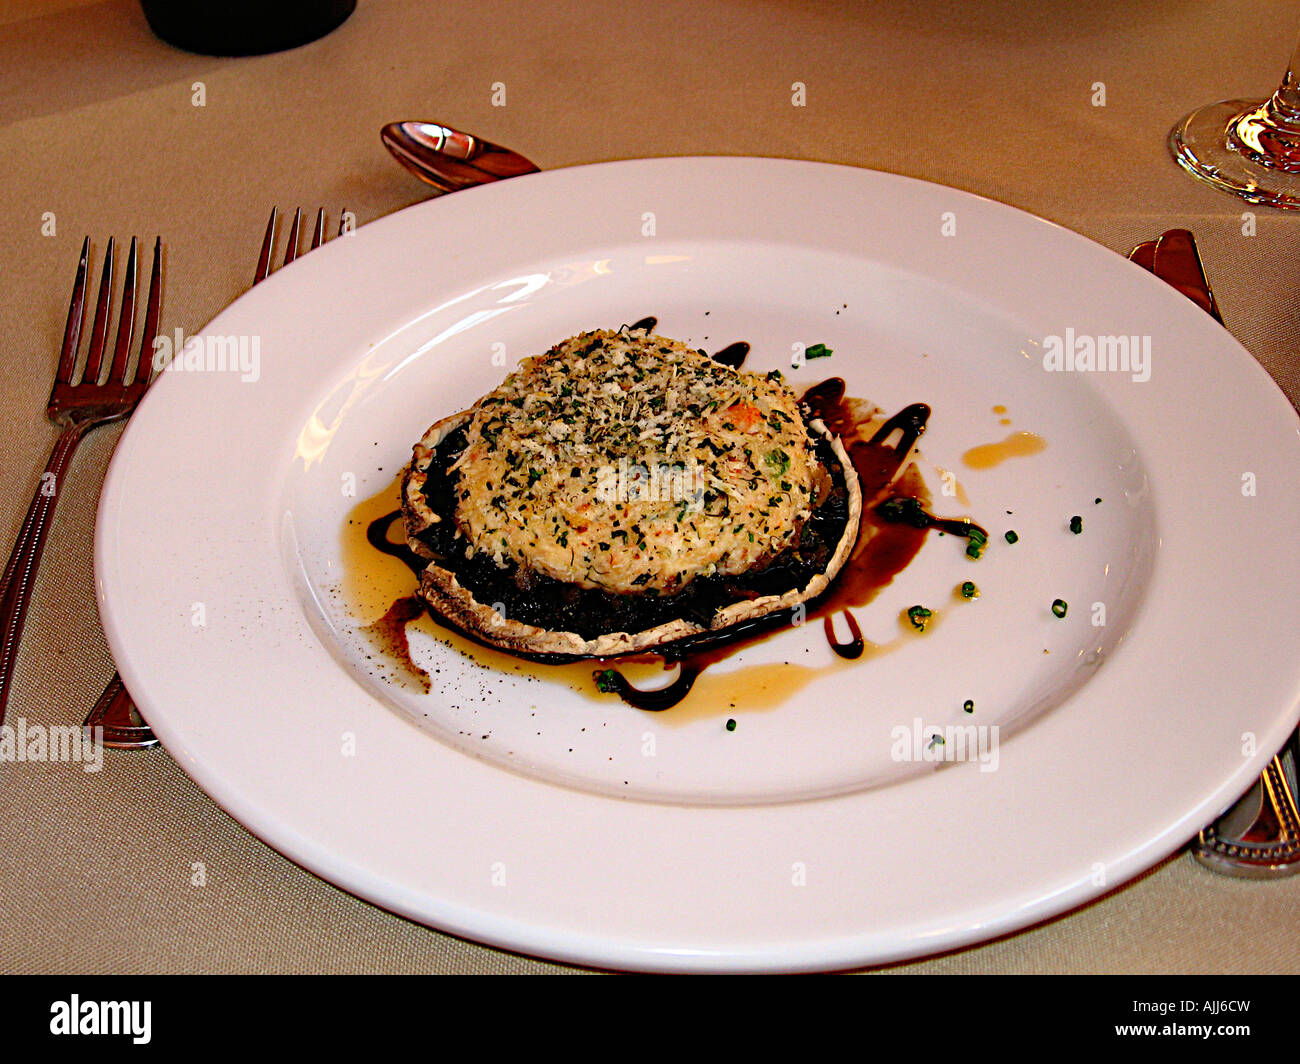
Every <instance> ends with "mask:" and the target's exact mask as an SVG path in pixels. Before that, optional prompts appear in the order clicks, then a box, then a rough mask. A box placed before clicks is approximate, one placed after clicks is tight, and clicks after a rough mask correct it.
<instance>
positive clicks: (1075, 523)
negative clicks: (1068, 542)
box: [1070, 514, 1083, 536]
mask: <svg viewBox="0 0 1300 1064" xmlns="http://www.w3.org/2000/svg"><path fill="white" fill-rule="evenodd" d="M1070 531H1071V532H1073V533H1074V534H1075V535H1076V536H1077V535H1078V534H1079V533H1080V532H1082V531H1083V518H1082V517H1080V516H1079V515H1078V514H1075V515H1074V516H1073V517H1071V518H1070Z"/></svg>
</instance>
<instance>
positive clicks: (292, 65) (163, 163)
mask: <svg viewBox="0 0 1300 1064" xmlns="http://www.w3.org/2000/svg"><path fill="white" fill-rule="evenodd" d="M1296 14H1297V12H1296V10H1295V7H1294V5H1293V4H1287V3H1281V2H1239V3H1215V4H1207V3H1200V2H1190V0H1162V2H1159V3H1150V4H1144V3H1128V2H1118V0H1100V2H1097V3H1092V4H1082V5H1076V4H1073V3H1066V2H1062V0H1048V2H1045V3H1038V4H1031V3H1025V4H1023V5H1020V4H1014V3H1011V2H1009V0H1002V2H993V3H974V2H971V3H965V2H960V0H958V2H956V3H948V4H938V3H925V2H920V0H913V2H907V0H881V2H879V3H873V4H870V5H868V4H865V3H863V4H855V3H814V2H809V0H749V2H736V0H730V2H727V0H654V2H645V0H625V2H624V3H621V4H618V5H614V4H582V3H577V2H560V0H555V2H550V3H534V4H519V3H510V2H507V0H473V2H468V0H444V2H441V3H421V2H415V0H410V2H401V0H361V5H360V7H359V9H358V11H357V12H356V14H355V15H354V16H353V17H352V18H351V19H350V20H349V21H348V22H347V23H346V24H344V25H343V26H342V27H341V28H340V29H339V30H338V31H336V32H335V33H333V34H332V35H330V36H329V37H327V38H325V39H323V40H321V41H318V42H316V43H314V44H311V45H307V46H305V47H303V48H300V49H297V50H295V51H291V52H287V53H283V54H280V55H273V56H266V57H259V58H250V59H214V58H206V57H201V56H194V55H189V54H186V53H183V52H180V51H177V50H174V49H172V48H170V47H168V46H166V45H164V44H162V43H161V42H159V41H157V40H156V39H154V38H153V37H152V36H151V35H150V33H149V30H148V28H147V26H146V25H145V22H144V20H143V18H142V16H141V14H140V12H139V9H138V7H137V6H135V4H134V3H132V2H129V0H106V2H96V0H25V2H24V0H18V2H16V3H11V4H10V5H8V8H7V9H6V11H5V12H4V13H0V71H2V72H3V73H0V122H2V123H3V125H2V127H0V159H3V160H4V165H3V179H2V180H3V186H4V211H3V213H0V263H2V264H3V267H0V268H2V269H3V278H4V280H3V293H4V295H3V301H2V302H0V340H2V341H3V343H2V346H0V351H2V352H3V355H2V356H0V384H2V385H3V393H2V394H3V399H2V400H0V403H2V404H3V414H4V429H3V433H2V438H0V546H2V547H3V552H7V551H8V550H9V547H10V545H11V544H12V543H13V541H14V539H15V537H16V535H17V531H18V527H19V525H20V523H21V520H22V516H23V513H24V511H25V509H26V506H27V503H28V501H29V499H30V496H31V493H32V491H33V490H34V488H35V486H36V483H37V480H38V477H39V473H40V470H41V468H42V465H43V463H44V461H45V457H46V454H47V452H48V450H49V447H50V445H51V443H52V441H53V438H54V431H53V429H52V428H51V426H50V425H49V424H48V423H47V422H46V421H45V420H44V419H43V417H42V410H43V405H44V402H45V397H46V394H47V392H48V388H49V382H50V379H51V377H52V374H53V370H54V365H55V361H56V353H57V349H58V343H59V339H60V336H61V333H62V327H63V319H64V315H65V313H66V300H67V296H68V292H69V290H70V283H71V273H72V269H73V266H74V264H75V261H76V256H77V250H78V248H79V246H80V244H81V240H82V237H83V236H84V235H85V234H87V233H89V234H91V235H92V237H93V238H94V239H95V240H96V241H97V242H98V243H100V244H101V245H102V242H103V240H104V239H105V238H106V237H107V236H108V235H110V234H116V235H117V236H118V237H119V238H121V237H125V236H129V235H130V234H133V233H137V234H140V235H141V236H144V237H150V238H151V237H152V236H153V235H154V234H155V233H161V234H163V236H164V238H165V240H166V244H167V276H168V288H167V293H166V301H165V307H164V326H165V327H166V328H169V329H170V328H175V327H177V326H179V327H181V328H183V329H184V330H185V331H186V332H187V333H190V332H193V331H197V330H198V329H199V328H201V327H202V325H203V324H204V323H205V322H206V321H207V320H208V319H209V318H211V317H212V316H213V315H214V314H215V313H216V312H217V311H218V310H219V309H220V308H221V307H222V306H224V305H225V304H226V303H228V302H229V301H230V300H231V299H232V298H234V297H235V296H236V295H238V294H239V293H240V292H241V291H242V290H243V289H244V288H245V287H246V286H247V284H248V282H249V279H250V273H251V270H252V266H253V260H254V255H255V250H256V245H257V242H258V240H259V239H260V235H261V232H262V228H263V226H264V225H265V222H266V216H267V214H268V212H269V209H270V207H271V205H273V204H279V205H281V206H282V207H289V208H292V207H293V206H297V205H301V206H303V207H308V208H314V207H315V206H317V205H324V206H326V207H328V208H330V209H331V210H332V211H335V212H337V211H338V210H339V209H340V208H342V207H347V208H350V209H351V210H353V211H355V212H356V214H357V216H358V218H359V220H360V222H362V223H364V222H366V221H368V220H370V219H373V218H376V217H379V216H381V215H383V214H386V213H388V212H390V211H393V210H395V209H397V208H400V207H404V206H406V205H408V204H411V203H414V202H416V201H418V200H420V199H422V198H423V197H424V196H425V190H424V188H423V186H421V185H419V184H418V183H416V182H415V181H414V180H413V179H412V178H410V177H409V175H407V174H406V173H405V171H403V170H401V169H400V168H399V167H398V166H396V165H395V164H394V163H393V162H392V161H391V160H390V159H389V157H388V156H387V154H386V153H385V152H384V151H383V149H382V148H381V146H380V144H379V140H378V136H377V132H378V129H379V127H380V126H381V125H382V124H383V123H385V122H387V121H390V120H392V119H395V118H407V117H436V118H441V119H443V120H446V121H450V122H453V123H454V124H456V125H459V126H461V127H462V128H466V129H470V130H474V131H476V132H479V133H482V134H483V135H485V136H488V137H490V138H491V139H493V140H497V141H500V142H503V143H506V144H509V145H511V146H513V147H516V148H518V149H519V150H520V151H522V152H523V153H525V154H526V155H528V156H529V157H530V158H532V159H533V160H535V161H536V162H537V163H538V164H539V165H541V166H543V167H546V168H554V167H562V166H573V165H576V164H581V163H590V162H597V161H602V160H608V159H621V158H630V157H636V156H655V155H686V154H738V155H772V156H790V157H797V158H805V159H815V160H824V161H828V162H837V163H849V164H854V165H857V166H864V167H873V168H877V169H883V170H890V171H895V172H898V173H903V174H908V175H912V176H916V177H921V178H926V179H929V180H932V181H938V182H942V183H944V184H948V185H953V186H955V187H957V188H961V189H967V190H970V191H973V192H977V193H981V194H983V195H985V196H990V197H992V198H994V199H998V200H1002V201H1004V202H1006V203H1010V204H1012V205H1014V206H1017V207H1022V208H1024V209H1026V210H1029V211H1032V212H1034V213H1037V214H1040V215H1042V216H1044V217H1047V218H1050V219H1052V220H1053V221H1056V222H1059V223H1060V224H1062V225H1065V226H1068V227H1069V228H1071V229H1075V230H1077V231H1079V232H1081V233H1084V234H1085V235H1087V236H1090V237H1092V238H1093V239H1095V240H1098V241H1100V242H1101V243H1103V244H1106V245H1108V246H1110V247H1112V248H1114V249H1115V250H1116V251H1121V252H1122V251H1126V250H1127V249H1128V248H1129V247H1131V246H1132V245H1133V244H1135V243H1137V242H1138V241H1140V240H1143V239H1146V238H1149V237H1153V236H1155V235H1156V234H1158V233H1159V232H1161V231H1162V230H1163V229H1166V228H1169V227H1171V226H1187V227H1189V228H1191V229H1193V230H1194V231H1195V233H1196V235H1197V238H1198V239H1199V241H1200V243H1201V246H1202V252H1203V255H1204V257H1205V260H1206V263H1207V266H1208V269H1209V272H1210V274H1211V279H1212V281H1213V283H1214V284H1215V287H1216V292H1217V295H1218V297H1219V301H1220V303H1221V305H1222V308H1223V312H1224V315H1225V318H1226V320H1227V325H1228V327H1229V329H1231V330H1232V332H1233V333H1234V334H1235V335H1236V336H1237V337H1238V338H1239V339H1240V340H1241V341H1242V342H1243V343H1244V344H1245V345H1246V347H1247V348H1249V349H1250V351H1251V352H1252V353H1253V354H1254V355H1255V356H1256V357H1257V358H1258V359H1259V360H1260V362H1261V363H1263V365H1264V366H1265V368H1266V369H1267V370H1268V371H1269V372H1270V373H1271V374H1272V375H1273V377H1274V378H1275V379H1276V380H1277V381H1278V383H1279V384H1280V385H1281V386H1282V388H1283V389H1284V390H1285V391H1286V393H1287V394H1288V395H1289V396H1290V397H1291V399H1292V401H1293V402H1295V401H1297V400H1300V361H1298V360H1297V358H1296V355H1295V352H1296V350H1297V341H1300V316H1298V315H1297V311H1296V307H1297V302H1296V298H1295V297H1296V287H1295V278H1296V277H1297V261H1298V259H1300V229H1298V228H1297V226H1298V225H1300V216H1291V215H1288V214H1284V213H1281V212H1272V211H1268V210H1266V209H1255V210H1252V209H1250V208H1248V207H1247V206H1245V205H1244V204H1241V203H1238V202H1237V201H1235V200H1233V199H1231V198H1229V197H1227V196H1224V195H1222V194H1220V193H1217V192H1215V191H1213V190H1211V189H1209V188H1207V187H1204V186H1202V185H1200V184H1198V183H1196V182H1194V181H1192V180H1191V179H1190V178H1188V177H1186V176H1185V175H1184V174H1183V173H1182V172H1181V171H1179V170H1178V169H1177V168H1176V167H1175V165H1174V164H1173V163H1172V162H1171V161H1170V159H1169V157H1168V155H1167V153H1166V150H1165V147H1164V138H1165V134H1166V132H1167V130H1168V128H1169V126H1170V125H1171V123H1172V122H1173V121H1174V120H1175V119H1176V118H1178V117H1179V116H1180V115H1182V114H1183V113H1184V112H1185V111H1187V110H1188V109H1189V108H1190V107H1192V106H1194V105H1198V104H1201V103H1206V102H1209V101H1211V100H1214V99H1219V98H1224V97H1233V96H1244V97H1263V96H1266V95H1268V94H1269V93H1270V92H1271V91H1272V90H1273V89H1274V88H1275V87H1276V84H1277V82H1278V79H1279V77H1280V75H1281V74H1282V71H1283V68H1284V66H1285V63H1286V59H1287V54H1288V52H1289V50H1290V48H1291V47H1292V44H1293V42H1294V34H1295V31H1296V29H1297V19H1296ZM796 81H799V82H803V83H804V84H805V85H806V87H807V88H806V91H807V106H806V107H803V108H793V107H792V106H791V86H792V84H793V83H794V82H796ZM198 83H202V92H203V93H204V96H205V105H204V106H201V107H200V106H195V105H194V99H195V93H196V92H197V91H199V87H198ZM495 83H504V85H505V86H506V90H507V105H506V106H505V107H494V106H493V104H492V94H493V86H494V84H495ZM1099 85H1100V86H1104V94H1105V103H1104V106H1097V105H1095V103H1094V101H1095V100H1096V98H1097V94H1098V89H1099ZM1247 213H1250V214H1253V215H1254V216H1255V228H1254V231H1253V233H1250V234H1249V235H1248V234H1247V232H1244V231H1243V230H1249V229H1250V226H1249V225H1246V224H1245V222H1244V218H1245V215H1246V214H1247ZM51 219H52V224H53V230H54V231H53V234H50V233H49V230H50V228H51ZM117 436H118V430H116V429H109V430H100V431H98V432H97V433H95V434H93V435H92V436H91V437H90V438H89V440H88V441H87V443H86V444H85V445H84V448H83V450H82V452H81V453H80V455H79V457H78V458H77V461H76V464H75V467H74V470H73V472H72V475H71V479H70V483H69V484H67V485H66V486H65V488H64V492H63V498H62V502H61V504H60V510H59V514H58V518H57V524H56V526H55V528H54V532H53V537H52V539H51V541H50V544H49V547H48V549H47V553H46V557H45V561H44V564H43V567H42V569H41V573H40V579H39V584H38V586H37V590H36V596H35V601H34V604H33V607H32V612H31V615H30V618H29V622H28V627H27V633H26V636H25V640H24V645H23V652H22V657H21V661H20V663H19V668H18V674H17V677H16V681H15V688H14V691H13V697H12V701H11V704H10V710H9V712H10V716H11V718H14V717H18V716H21V717H23V718H25V719H26V720H27V721H29V722H31V723H41V724H54V723H68V722H79V721H80V720H81V718H82V716H83V715H84V713H85V711H86V709H87V707H88V704H89V702H90V701H91V700H93V697H94V696H95V695H96V694H98V692H99V690H100V688H101V686H102V684H103V683H104V681H105V680H106V679H107V677H108V676H109V675H110V674H111V672H112V663H111V660H110V658H109V655H108V652H107V649H106V647H105V643H104V637H103V635H102V633H101V631H100V628H99V624H98V619H97V616H96V608H95V599H94V585H93V572H92V566H91V542H92V529H93V521H94V513H95V505H96V498H97V494H98V491H99V487H100V484H101V481H102V478H103V475H104V470H105V467H106V464H107V461H108V458H109V456H110V454H111V452H112V448H113V445H114V443H115V441H116V438H117ZM183 442H184V441H178V444H182V445H183ZM1293 532H1294V530H1282V532H1281V535H1283V536H1285V535H1290V534H1291V533H1293ZM166 533H167V528H166V526H165V524H162V525H160V527H159V534H160V535H164V534H166ZM1280 542H1281V541H1280ZM1280 553H1281V555H1282V558H1283V563H1284V564H1295V562H1294V560H1293V557H1294V555H1293V554H1290V553H1286V549H1285V548H1282V549H1281V551H1280ZM1077 798H1078V802H1079V813H1080V815H1086V811H1087V796H1086V795H1079V796H1077ZM0 824H2V825H3V828H0V839H2V840H3V841H2V842H0V969H2V970H5V971H10V972H70V971H83V972H158V971H163V972H170V971H195V972H343V971H376V972H543V971H563V970H567V969H563V968H560V967H558V966H555V965H551V964H547V963H543V962H540V961H536V960H532V959H529V958H525V957H520V956H514V955H512V954H509V953H504V952H499V951H496V950H492V949H488V948H484V947H481V946H478V945H475V944H472V943H468V942H464V941H460V940H458V939H455V938H452V937H449V936H447V935H443V934H440V933H438V932H436V931H431V930H429V929H427V928H424V927H421V926H419V925H417V924H413V923H409V922H407V921H405V920H403V919H400V918H398V917H396V916H393V915H390V914H388V913H386V912H384V911H382V910H380V909H377V908H375V907H373V906H370V905H368V904H366V903H365V902H362V901H359V900H357V899H356V898H353V897H351V896H350V895H348V894H346V893H343V892H342V891H340V890H337V889H336V888H334V887H332V886H330V885H329V884H327V883H325V882H322V881H321V880H319V879H317V878H315V877H314V876H312V875H311V874H309V873H307V872H305V871H303V870H302V869H300V868H298V867H297V866H295V865H294V864H293V863H291V862H290V861H288V860H287V859H285V858H284V857H282V856H280V855H279V854H277V853H276V852H274V851H273V850H271V849H269V848H268V847H267V846H265V845H264V844H263V843H261V842H260V841H258V840H257V839H256V838H254V837H252V836H251V835H249V834H248V833H247V832H246V831H245V830H244V829H243V828H241V827H240V826H239V825H238V824H237V823H236V822H235V821H233V820H232V819H231V818H230V817H228V816H227V815H226V814H225V813H224V812H223V811H222V810H221V809H220V808H218V807H217V806H216V805H215V804H214V803H213V802H212V801H211V800H210V799H208V798H207V797H206V796H205V795H204V794H203V793H202V792H200V791H199V790H198V789H197V787H195V785H194V784H193V783H192V782H191V781H190V780H189V778H188V777H187V776H186V775H185V773H184V772H183V771H182V769H181V767H180V766H179V765H178V764H177V763H176V762H175V761H174V760H173V759H172V758H171V757H170V756H169V755H168V754H167V753H166V752H164V751H162V750H155V751H151V752H145V753H132V754H115V753H112V752H109V753H108V755H107V760H106V764H105V767H104V769H103V771H102V772H101V773H99V774H88V773H85V772H83V771H81V768H80V766H78V765H76V764H66V763H64V764H49V763H45V764H23V763H12V764H0ZM196 862H201V863H202V864H203V865H204V866H205V868H206V873H207V879H206V885H204V886H202V887H195V886H193V885H192V884H191V868H192V865H194V864H195V863H196ZM1297 913H1300V877H1298V878H1296V879H1292V880H1289V881H1284V882H1273V883H1254V882H1242V881H1237V880H1232V879H1228V878H1224V877H1221V876H1217V875H1214V874H1212V873H1210V872H1208V871H1206V870H1204V869H1203V868H1201V867H1200V866H1199V865H1197V864H1196V863H1195V862H1194V861H1193V860H1192V859H1191V858H1190V856H1188V855H1187V854H1182V855H1179V856H1177V857H1175V858H1173V859H1171V860H1169V861H1167V862H1165V863H1163V864H1162V865H1161V866H1159V867H1158V868H1156V869H1155V870H1153V871H1152V872H1150V873H1149V874H1147V875H1145V876H1143V877H1141V878H1140V879H1139V880H1137V881H1136V882H1134V883H1131V884H1129V885H1127V886H1125V887H1123V888H1121V889H1119V890H1117V891H1115V892H1113V893H1112V894H1110V895H1108V896H1107V897H1105V898H1103V899H1101V900H1100V901H1098V902H1096V903H1094V904H1092V905H1089V906H1087V907H1085V908H1084V909H1082V910H1080V911H1078V912H1075V913H1072V914H1070V915H1068V916H1066V917H1063V918H1061V919H1058V920H1054V921H1051V922H1049V923H1047V924H1045V925H1043V926H1040V927H1037V928H1034V929H1031V930H1028V931H1025V932H1023V933H1021V934H1017V935H1014V936H1011V937H1008V938H1005V939H1002V940H1000V941H996V942H993V943H990V944H986V945H984V946H980V947H978V948H973V949H967V950H962V951H959V952H955V953H952V954H948V955H945V956H941V957H937V958H931V959H929V960H926V961H923V962H918V963H915V964H908V965H903V966H896V967H895V968H894V969H892V970H901V971H915V972H1148V971H1178V972H1242V971H1265V972H1278V971H1289V972H1296V971H1300V916H1298V915H1297Z"/></svg>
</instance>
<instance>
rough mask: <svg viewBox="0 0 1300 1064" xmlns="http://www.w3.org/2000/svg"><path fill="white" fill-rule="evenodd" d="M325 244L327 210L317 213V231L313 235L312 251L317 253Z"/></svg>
mask: <svg viewBox="0 0 1300 1064" xmlns="http://www.w3.org/2000/svg"><path fill="white" fill-rule="evenodd" d="M323 243H325V208H324V207H322V208H321V209H320V210H318V211H317V212H316V231H315V232H314V233H312V235H311V249H312V251H315V250H316V249H317V248H318V247H320V246H321V245H322V244H323Z"/></svg>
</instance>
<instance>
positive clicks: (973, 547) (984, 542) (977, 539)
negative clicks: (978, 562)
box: [966, 525, 989, 559]
mask: <svg viewBox="0 0 1300 1064" xmlns="http://www.w3.org/2000/svg"><path fill="white" fill-rule="evenodd" d="M966 538H967V539H969V540H970V542H969V543H967V544H966V556H967V557H969V558H975V559H978V558H979V556H980V555H981V554H983V553H984V548H985V547H987V546H988V542H989V537H988V536H986V535H985V534H984V532H983V531H981V530H980V529H978V528H976V527H975V526H974V525H971V527H970V529H969V530H968V531H967V533H966Z"/></svg>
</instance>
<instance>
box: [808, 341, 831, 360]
mask: <svg viewBox="0 0 1300 1064" xmlns="http://www.w3.org/2000/svg"><path fill="white" fill-rule="evenodd" d="M803 354H804V358H829V357H830V356H831V355H833V354H835V352H834V351H833V350H831V349H830V348H829V347H827V346H826V345H825V344H813V345H812V347H806V348H804V352H803Z"/></svg>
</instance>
